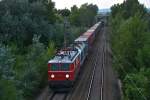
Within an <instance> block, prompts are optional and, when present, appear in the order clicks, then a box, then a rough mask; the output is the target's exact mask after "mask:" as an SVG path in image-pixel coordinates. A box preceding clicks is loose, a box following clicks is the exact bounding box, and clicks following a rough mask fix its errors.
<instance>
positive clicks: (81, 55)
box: [48, 22, 102, 88]
mask: <svg viewBox="0 0 150 100" xmlns="http://www.w3.org/2000/svg"><path fill="white" fill-rule="evenodd" d="M101 27H102V23H101V22H98V23H97V24H95V25H94V26H93V27H91V28H90V29H89V30H87V32H85V33H83V35H81V36H80V37H78V38H77V39H76V40H75V41H74V44H73V46H72V47H68V49H65V50H60V51H59V52H58V53H57V54H56V55H55V57H54V58H53V59H51V60H49V62H48V81H49V86H50V87H51V88H62V87H72V86H73V84H74V82H75V81H76V78H77V77H78V73H79V72H80V67H81V66H82V64H83V63H84V60H85V58H86V56H87V55H88V50H89V49H90V47H91V45H92V43H93V42H94V40H95V36H96V34H97V33H98V32H99V31H100V29H101Z"/></svg>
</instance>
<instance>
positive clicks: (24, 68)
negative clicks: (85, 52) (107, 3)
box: [0, 0, 98, 100]
mask: <svg viewBox="0 0 150 100" xmlns="http://www.w3.org/2000/svg"><path fill="white" fill-rule="evenodd" d="M97 11H98V8H97V6H96V5H93V4H84V5H82V6H81V7H80V8H78V7H76V6H73V7H72V8H71V10H68V9H63V10H57V9H56V8H55V6H54V3H53V2H51V0H49V2H47V0H1V1H0V100H33V97H34V96H35V94H36V93H38V92H39V89H40V88H41V87H42V86H45V84H46V83H47V61H48V60H49V59H50V58H51V57H52V56H53V55H54V53H55V51H56V49H57V48H60V47H62V45H63V33H64V30H65V29H64V19H65V18H64V17H67V18H68V22H70V25H69V27H67V31H66V32H67V33H69V34H67V35H68V36H67V38H68V40H69V41H68V43H71V42H72V41H73V40H74V39H75V38H76V37H77V36H79V35H80V33H82V32H84V31H85V30H86V29H87V28H88V27H89V26H91V25H92V24H93V20H94V19H95V15H96V14H97ZM67 12H68V13H67ZM83 12H84V15H83ZM64 13H65V14H64ZM66 14H67V15H66ZM89 14H90V16H89Z"/></svg>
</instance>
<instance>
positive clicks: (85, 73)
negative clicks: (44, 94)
mask: <svg viewBox="0 0 150 100" xmlns="http://www.w3.org/2000/svg"><path fill="white" fill-rule="evenodd" d="M104 30H105V29H102V31H101V32H100V33H99V35H98V36H97V38H96V40H95V43H94V46H93V47H92V48H93V49H92V51H91V52H90V53H89V55H88V58H87V59H86V61H85V62H84V65H83V66H82V70H81V74H80V77H79V79H78V80H77V82H76V83H75V86H74V88H73V89H72V91H70V92H69V93H57V92H51V93H50V95H49V96H48V99H46V100H103V99H104V98H103V96H104V66H106V65H105V64H106V58H107V57H106V56H107V55H106V49H107V46H106V45H107V44H106V36H105V35H104ZM95 94H96V95H95ZM95 97H96V98H95Z"/></svg>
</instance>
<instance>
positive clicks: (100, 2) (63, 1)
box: [52, 0, 150, 9]
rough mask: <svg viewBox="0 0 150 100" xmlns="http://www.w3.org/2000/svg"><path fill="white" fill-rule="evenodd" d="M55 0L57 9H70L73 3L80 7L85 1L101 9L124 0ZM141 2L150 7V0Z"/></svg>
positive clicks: (141, 0) (140, 0)
mask: <svg viewBox="0 0 150 100" xmlns="http://www.w3.org/2000/svg"><path fill="white" fill-rule="evenodd" d="M52 1H53V2H55V7H56V8H57V9H64V8H68V9H70V8H71V7H72V6H73V5H77V6H78V7H80V6H81V5H82V4H84V3H93V4H96V5H97V6H98V7H99V9H105V8H110V7H111V6H112V5H114V4H117V3H122V2H123V1H124V0H52ZM139 2H140V3H142V4H144V5H145V6H146V7H147V8H150V0H139Z"/></svg>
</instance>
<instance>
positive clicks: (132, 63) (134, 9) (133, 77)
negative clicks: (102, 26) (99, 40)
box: [110, 0, 150, 100]
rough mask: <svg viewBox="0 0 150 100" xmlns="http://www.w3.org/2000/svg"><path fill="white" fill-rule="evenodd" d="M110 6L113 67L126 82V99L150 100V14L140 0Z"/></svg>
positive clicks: (127, 0) (124, 90) (124, 86)
mask: <svg viewBox="0 0 150 100" xmlns="http://www.w3.org/2000/svg"><path fill="white" fill-rule="evenodd" d="M111 10H112V12H111V18H110V22H111V27H112V35H111V39H112V49H113V55H114V56H113V58H114V68H115V69H117V71H118V74H119V77H120V79H121V80H122V83H123V84H122V85H123V87H122V89H123V100H149V99H150V94H149V93H150V68H149V66H150V63H149V60H150V14H149V13H148V11H147V10H146V8H145V7H144V6H143V5H142V4H140V3H139V2H138V0H126V1H124V2H123V3H122V4H117V5H114V6H113V7H112V8H111Z"/></svg>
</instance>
